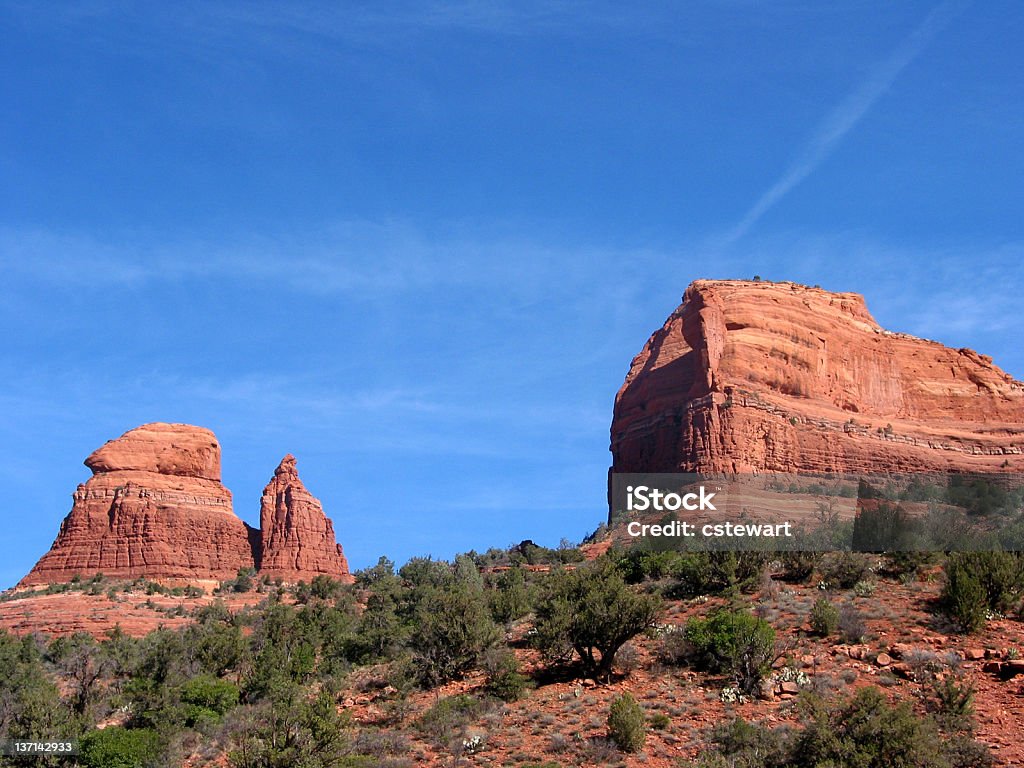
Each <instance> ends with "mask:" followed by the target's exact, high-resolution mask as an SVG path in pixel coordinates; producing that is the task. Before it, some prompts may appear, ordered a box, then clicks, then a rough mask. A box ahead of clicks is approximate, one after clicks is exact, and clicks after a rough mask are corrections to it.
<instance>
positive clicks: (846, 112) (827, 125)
mask: <svg viewBox="0 0 1024 768" xmlns="http://www.w3.org/2000/svg"><path fill="white" fill-rule="evenodd" d="M967 5H968V3H967V2H962V1H960V0H947V1H946V2H944V3H941V4H940V5H938V6H936V7H935V8H933V9H932V11H931V12H930V13H929V14H928V16H927V17H926V18H925V20H924V21H923V22H922V23H921V25H920V26H918V27H917V28H916V29H915V30H914V31H913V32H911V33H910V35H909V36H908V37H907V38H906V39H905V40H904V41H903V42H902V43H900V45H899V46H898V47H897V48H896V50H894V51H893V52H892V53H891V54H890V55H889V56H888V58H886V59H885V60H884V61H882V62H880V63H879V64H878V65H876V66H875V68H874V70H873V72H872V73H871V76H870V77H868V79H867V80H866V81H865V82H864V83H863V84H861V86H860V87H859V88H857V90H855V91H854V92H853V93H851V94H850V95H849V96H847V97H846V98H845V99H843V101H841V102H840V103H839V104H838V105H837V106H836V107H835V108H834V109H833V110H832V111H831V112H829V113H828V115H826V116H825V119H824V120H822V121H821V123H819V124H818V126H817V127H816V128H815V130H814V132H813V133H812V134H811V138H810V141H808V142H807V145H806V146H805V147H804V148H803V151H802V152H801V153H800V155H799V156H798V157H797V158H796V160H794V161H793V163H792V164H790V166H789V167H788V168H787V169H786V172H785V173H783V174H782V176H781V177H780V178H779V180H778V181H776V182H775V183H774V184H773V185H772V186H771V187H769V188H768V190H767V191H766V192H765V193H764V194H763V195H761V197H760V198H758V200H757V202H756V203H754V205H753V206H751V208H750V210H749V211H747V213H746V215H745V216H744V217H743V218H742V219H740V221H739V222H738V223H737V224H736V225H735V226H734V227H733V228H732V229H731V230H730V231H729V232H728V233H727V234H726V235H725V237H724V238H723V239H722V240H721V241H720V244H721V245H723V246H727V245H731V244H733V243H735V242H736V241H737V240H739V239H740V238H741V237H743V236H744V235H745V234H747V232H748V231H749V230H750V228H751V227H753V226H754V224H756V223H757V221H758V219H760V218H761V217H762V216H763V215H764V214H765V212H767V211H768V209H770V208H771V207H772V206H774V205H775V204H776V203H777V202H779V200H781V199H782V198H783V197H784V196H785V195H786V194H787V193H788V192H789V191H790V190H791V189H793V187H795V186H796V185H797V184H799V183H800V182H801V181H803V180H804V179H806V178H807V177H808V176H809V175H810V174H811V173H813V172H814V170H815V169H816V168H817V167H818V166H819V165H821V163H822V161H823V160H824V159H825V158H826V157H828V156H829V154H830V153H831V152H832V150H833V149H835V148H836V146H837V145H838V144H839V142H840V141H842V139H843V137H844V136H846V134H847V133H849V132H850V129H851V128H853V126H855V125H856V124H857V123H858V121H860V119H861V118H862V117H864V115H865V114H867V112H868V110H869V109H871V106H872V105H873V104H874V103H875V102H876V101H877V100H878V97H879V96H881V95H882V94H883V93H885V92H886V91H887V90H888V89H889V86H891V85H892V84H893V82H894V81H895V80H896V78H897V77H899V75H900V73H901V72H902V71H903V70H904V68H906V66H907V65H908V64H909V63H910V62H912V61H913V60H914V59H915V58H917V56H918V55H920V53H921V51H923V50H924V49H925V47H926V46H927V45H928V43H929V42H930V41H931V39H932V38H933V37H934V36H935V35H936V34H937V33H938V32H940V31H941V30H942V29H943V27H945V26H946V25H947V24H949V22H950V21H951V20H952V19H953V18H954V17H955V16H956V15H957V14H959V13H960V12H961V11H962V10H963V9H964V7H966V6H967Z"/></svg>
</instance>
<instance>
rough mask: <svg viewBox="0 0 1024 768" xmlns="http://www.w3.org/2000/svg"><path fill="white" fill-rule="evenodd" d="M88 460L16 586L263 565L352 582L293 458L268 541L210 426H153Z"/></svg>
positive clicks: (212, 576)
mask: <svg viewBox="0 0 1024 768" xmlns="http://www.w3.org/2000/svg"><path fill="white" fill-rule="evenodd" d="M85 464H86V466H87V467H89V469H91V470H92V472H93V476H92V477H91V478H90V479H89V480H88V482H85V483H83V484H82V485H80V486H79V487H78V490H77V491H75V494H74V504H73V505H72V508H71V512H70V513H69V514H68V516H67V517H66V518H65V519H64V522H63V523H62V524H61V528H60V532H59V533H58V534H57V539H56V541H54V543H53V546H52V547H51V548H50V551H49V552H47V553H46V554H45V555H43V557H42V558H41V559H40V560H39V562H38V563H37V564H36V566H35V567H34V568H33V569H32V570H31V571H30V572H29V574H28V575H27V576H26V577H25V578H24V579H22V581H21V582H20V584H19V586H22V587H23V586H29V585H34V584H47V583H60V582H67V581H69V580H70V579H71V578H72V577H73V576H75V575H80V576H83V577H88V576H92V575H93V574H96V573H102V574H104V575H105V576H107V577H113V578H137V577H146V578H150V579H180V580H186V581H199V580H219V579H227V578H231V577H233V576H235V575H236V574H237V572H238V571H239V569H242V568H254V567H256V566H257V565H258V564H259V563H260V562H261V561H262V560H266V561H267V562H268V563H272V564H274V574H275V575H280V576H283V577H284V578H286V579H289V580H291V579H295V580H298V579H311V578H313V577H314V576H317V575H319V574H321V573H324V574H328V575H331V576H333V577H335V578H349V575H348V565H347V563H346V562H345V559H344V557H343V556H342V555H341V550H340V547H338V546H337V545H336V544H335V543H334V530H333V528H332V526H331V523H330V521H329V520H327V518H326V517H324V515H323V511H322V509H321V507H320V503H319V502H318V501H317V500H316V499H315V498H313V497H312V496H311V495H310V494H309V493H308V491H306V490H305V488H304V487H303V486H302V483H301V482H300V481H299V480H298V476H297V475H295V474H294V459H292V460H291V470H292V472H291V475H289V474H288V472H287V470H286V467H285V465H286V464H287V461H286V462H282V467H279V473H282V475H281V480H280V483H279V486H278V487H279V488H280V491H281V494H282V495H281V501H280V503H279V505H278V506H279V508H280V511H281V515H282V519H281V520H280V521H278V520H277V519H276V518H275V516H274V515H271V516H269V518H264V519H265V520H268V522H269V523H270V530H269V534H270V535H269V536H268V537H267V540H266V541H265V542H264V540H263V536H261V532H260V531H259V530H257V529H254V528H250V527H249V526H248V525H246V524H245V523H244V522H242V520H240V519H239V518H238V517H237V516H236V515H235V513H234V511H233V510H232V504H231V492H230V491H229V490H228V489H227V488H225V487H224V486H223V485H222V484H221V481H220V479H221V476H220V444H219V443H218V442H217V438H216V437H215V436H214V434H213V432H211V431H210V430H208V429H204V428H202V427H194V426H190V425H187V424H163V423H156V424H146V425H143V426H141V427H137V428H136V429H132V430H129V431H128V432H126V433H125V434H124V435H122V436H121V437H119V438H118V439H117V440H111V441H109V442H108V443H107V444H106V445H104V446H103V447H102V448H100V449H99V450H97V451H95V452H94V453H93V454H91V455H90V456H89V457H88V458H87V459H86V460H85ZM275 480H277V476H275ZM272 485H273V482H272ZM264 503H266V499H265V500H264ZM279 547H280V550H279V549H278V548H279ZM284 565H287V566H288V567H284Z"/></svg>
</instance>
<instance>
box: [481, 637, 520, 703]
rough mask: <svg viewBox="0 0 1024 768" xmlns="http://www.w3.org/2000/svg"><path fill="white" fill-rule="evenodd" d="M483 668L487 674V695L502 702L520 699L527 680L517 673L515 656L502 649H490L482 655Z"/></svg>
mask: <svg viewBox="0 0 1024 768" xmlns="http://www.w3.org/2000/svg"><path fill="white" fill-rule="evenodd" d="M483 667H484V672H485V673H486V674H487V692H488V693H490V694H491V695H492V696H497V697H498V698H499V699H501V700H502V701H516V700H517V699H521V698H522V696H523V693H525V692H526V685H527V683H528V682H529V678H527V677H526V675H524V674H522V673H521V672H520V671H519V662H518V661H516V657H515V654H513V653H512V652H511V651H509V650H506V649H503V648H502V649H498V648H494V649H491V650H490V651H488V652H487V653H486V654H485V655H484V663H483Z"/></svg>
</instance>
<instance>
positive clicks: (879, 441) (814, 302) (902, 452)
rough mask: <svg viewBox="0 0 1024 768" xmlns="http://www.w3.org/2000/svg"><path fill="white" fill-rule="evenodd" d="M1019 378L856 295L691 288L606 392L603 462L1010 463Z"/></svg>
mask: <svg viewBox="0 0 1024 768" xmlns="http://www.w3.org/2000/svg"><path fill="white" fill-rule="evenodd" d="M1022 451H1024V384H1021V382H1018V381H1015V380H1014V379H1013V378H1011V377H1010V376H1008V375H1007V374H1006V373H1004V372H1003V371H1002V370H1000V369H999V368H998V367H996V366H995V365H994V364H993V362H992V360H991V358H989V357H987V356H985V355H979V354H978V353H976V352H974V351H972V350H969V349H950V348H948V347H945V346H943V345H942V344H939V343H937V342H934V341H928V340H925V339H919V338H916V337H913V336H909V335H907V334H902V333H893V332H891V331H887V330H885V329H883V328H882V327H881V326H879V325H878V323H877V322H875V320H874V318H873V317H872V316H871V314H870V313H869V312H868V309H867V307H866V306H865V303H864V299H863V297H862V296H860V295H858V294H854V293H831V292H829V291H825V290H821V289H819V288H809V287H806V286H802V285H796V284H793V283H765V282H753V281H736V280H727V281H710V280H700V281H697V282H694V283H693V284H692V285H691V286H690V287H689V288H688V289H687V290H686V293H685V294H684V296H683V302H682V304H681V305H680V306H679V307H678V308H677V309H676V311H675V312H673V313H672V314H671V315H670V316H669V318H668V320H666V321H665V324H664V325H663V326H662V327H661V328H660V329H659V330H657V331H655V332H654V334H653V335H652V336H651V338H650V339H649V340H648V342H647V343H646V344H645V345H644V348H643V350H641V352H640V354H638V355H637V356H636V357H635V358H634V359H633V362H632V365H631V366H630V370H629V373H628V375H627V376H626V381H625V383H624V384H623V385H622V388H621V389H620V390H619V392H618V395H617V396H616V398H615V411H614V416H613V420H612V427H611V452H612V468H611V469H612V472H703V473H723V472H726V473H731V472H760V471H773V472H786V473H790V472H846V473H852V472H857V473H866V472H871V473H887V472H950V471H963V472H1008V471H1012V472H1021V471H1024V455H1022Z"/></svg>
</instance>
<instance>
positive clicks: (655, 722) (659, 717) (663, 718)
mask: <svg viewBox="0 0 1024 768" xmlns="http://www.w3.org/2000/svg"><path fill="white" fill-rule="evenodd" d="M671 724H672V718H670V717H669V716H668V715H666V714H665V713H664V712H655V713H654V714H653V715H651V728H653V729H654V730H656V731H664V730H665V729H666V728H668V727H669V726H670V725H671Z"/></svg>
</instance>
